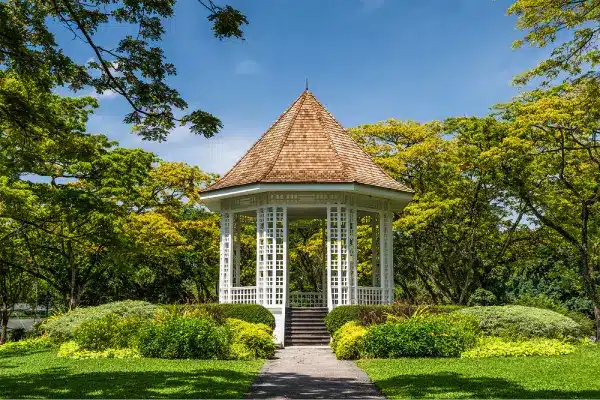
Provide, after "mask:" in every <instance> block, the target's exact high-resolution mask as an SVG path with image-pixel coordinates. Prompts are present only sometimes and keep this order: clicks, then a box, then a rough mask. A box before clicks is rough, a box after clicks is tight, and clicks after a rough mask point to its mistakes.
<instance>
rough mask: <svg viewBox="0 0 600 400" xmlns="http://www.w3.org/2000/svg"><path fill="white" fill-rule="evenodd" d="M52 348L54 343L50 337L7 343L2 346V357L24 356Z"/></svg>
mask: <svg viewBox="0 0 600 400" xmlns="http://www.w3.org/2000/svg"><path fill="white" fill-rule="evenodd" d="M51 346H52V342H51V341H50V339H49V338H48V336H40V337H36V338H32V339H24V340H19V341H18V342H6V343H4V344H3V345H1V346H0V357H8V356H15V355H19V356H22V355H26V354H29V353H33V352H36V351H41V350H46V349H48V348H50V347H51Z"/></svg>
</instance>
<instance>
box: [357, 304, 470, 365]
mask: <svg viewBox="0 0 600 400" xmlns="http://www.w3.org/2000/svg"><path fill="white" fill-rule="evenodd" d="M474 325H475V324H474V323H473V320H472V319H462V318H454V317H452V316H448V315H427V316H418V317H411V318H408V319H406V320H404V321H401V322H388V323H386V324H383V325H376V326H374V327H372V328H370V329H369V330H368V331H367V334H366V335H365V339H364V352H365V354H366V355H368V356H370V357H377V358H398V357H455V356H458V355H460V353H462V352H463V351H464V350H466V349H468V348H470V347H472V346H474V345H475V336H476V328H475V326H474Z"/></svg>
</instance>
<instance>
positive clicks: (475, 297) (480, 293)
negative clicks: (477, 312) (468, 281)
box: [468, 288, 498, 306]
mask: <svg viewBox="0 0 600 400" xmlns="http://www.w3.org/2000/svg"><path fill="white" fill-rule="evenodd" d="M497 302H498V299H496V295H495V294H494V293H492V292H490V291H489V290H485V289H483V288H479V289H477V290H475V291H474V292H473V294H472V295H471V297H469V302H468V304H469V306H493V305H495V304H497Z"/></svg>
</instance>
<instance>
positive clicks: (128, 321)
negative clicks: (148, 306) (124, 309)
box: [73, 314, 150, 351]
mask: <svg viewBox="0 0 600 400" xmlns="http://www.w3.org/2000/svg"><path fill="white" fill-rule="evenodd" d="M148 323H150V321H149V320H148V319H143V318H140V317H121V316H118V315H116V314H108V315H106V316H104V317H102V318H100V319H93V320H88V321H85V322H83V323H82V324H81V325H79V326H78V327H77V328H76V329H75V331H74V332H73V339H74V341H75V342H76V343H77V344H78V345H79V346H81V347H82V348H83V349H85V350H93V351H99V350H106V349H124V348H134V347H136V346H137V341H138V336H139V332H140V330H141V329H142V328H143V326H144V325H145V324H148Z"/></svg>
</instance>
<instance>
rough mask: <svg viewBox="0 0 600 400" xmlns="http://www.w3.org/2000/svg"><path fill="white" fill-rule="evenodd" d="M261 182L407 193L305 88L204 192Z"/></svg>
mask: <svg viewBox="0 0 600 400" xmlns="http://www.w3.org/2000/svg"><path fill="white" fill-rule="evenodd" d="M260 182H265V183H361V184H364V185H370V186H376V187H381V188H386V189H392V190H399V191H404V192H412V190H411V189H409V188H407V187H405V186H403V185H401V184H399V183H398V182H396V181H395V180H394V179H393V178H391V177H390V176H389V175H388V174H387V173H385V171H384V170H383V169H381V167H379V166H378V165H376V164H375V163H374V162H373V160H372V159H371V157H370V156H369V155H368V154H367V153H366V152H365V151H364V150H363V149H362V148H361V147H360V146H359V145H358V144H357V143H356V142H355V141H354V140H353V139H352V137H351V136H350V135H349V134H348V132H346V131H345V130H344V128H343V127H342V126H341V125H340V123H339V122H338V121H336V120H335V118H334V117H333V116H332V115H331V114H330V113H329V112H328V111H327V110H326V109H325V107H324V106H323V105H322V104H321V103H320V102H319V101H318V100H317V99H316V98H315V96H314V95H313V94H312V93H311V92H309V91H308V90H305V91H304V92H303V93H302V94H301V95H300V97H298V98H297V99H296V101H294V103H293V104H292V105H291V106H290V107H289V108H288V109H287V110H286V111H285V112H284V113H283V114H282V115H281V116H280V117H279V118H278V119H277V120H276V121H275V123H273V125H272V126H271V127H270V128H269V129H268V130H267V131H266V132H265V133H264V134H263V136H262V137H261V138H260V139H259V140H258V141H257V142H256V143H255V144H254V145H253V146H252V147H251V148H250V150H248V152H247V153H246V154H245V155H244V156H243V157H242V158H241V159H240V160H239V161H238V162H237V163H236V164H235V165H234V166H233V168H231V170H230V171H229V172H227V173H226V174H225V175H224V176H223V177H222V178H221V179H220V180H219V181H218V182H217V183H215V184H214V185H212V186H210V187H209V188H207V189H206V190H205V191H204V192H210V191H213V190H218V189H224V188H231V187H234V186H241V185H247V184H252V183H260Z"/></svg>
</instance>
